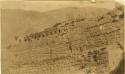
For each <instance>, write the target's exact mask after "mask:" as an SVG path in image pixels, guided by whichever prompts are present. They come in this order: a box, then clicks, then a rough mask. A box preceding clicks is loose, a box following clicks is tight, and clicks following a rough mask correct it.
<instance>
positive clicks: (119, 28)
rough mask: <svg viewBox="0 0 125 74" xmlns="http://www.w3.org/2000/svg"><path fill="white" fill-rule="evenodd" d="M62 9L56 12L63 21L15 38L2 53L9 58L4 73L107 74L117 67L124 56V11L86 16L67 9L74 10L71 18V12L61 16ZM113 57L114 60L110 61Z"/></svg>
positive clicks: (117, 10) (99, 10)
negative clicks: (13, 42)
mask: <svg viewBox="0 0 125 74" xmlns="http://www.w3.org/2000/svg"><path fill="white" fill-rule="evenodd" d="M66 9H68V8H66ZM91 9H92V8H91V7H90V10H91ZM64 10H65V9H62V10H58V11H57V12H58V14H63V17H65V20H63V21H56V22H55V23H54V22H53V24H54V25H52V26H51V27H49V28H46V29H44V30H43V31H37V32H31V33H29V32H28V33H25V34H24V35H22V36H16V37H15V42H16V43H15V44H12V45H10V46H8V49H7V50H6V51H7V52H6V53H5V54H7V55H8V56H11V58H10V59H9V60H10V61H11V62H6V63H5V64H7V66H5V68H3V72H5V70H8V72H5V73H6V74H64V73H65V74H66V73H67V74H80V73H82V74H83V73H85V74H89V73H95V74H107V73H109V72H110V71H111V70H114V69H115V68H116V67H117V65H118V64H119V61H116V59H119V58H120V57H122V56H121V54H122V53H123V25H124V23H123V21H124V12H123V8H122V7H118V8H116V9H114V10H112V11H109V10H107V11H105V9H98V8H97V9H96V8H93V9H92V10H91V11H90V10H88V12H89V13H86V12H83V10H82V8H70V10H71V11H75V13H72V14H70V15H69V11H70V10H69V11H67V13H63V11H64ZM84 10H86V9H84ZM96 10H98V11H96ZM103 11H105V12H103ZM57 12H56V11H53V13H56V14H57ZM82 12H83V13H82ZM99 12H103V13H101V14H98V13H99ZM44 14H45V13H44ZM47 14H49V13H48V12H47V13H46V15H47ZM85 14H87V15H85ZM93 14H95V15H93ZM63 17H62V18H63ZM59 19H60V18H59ZM30 30H32V29H30ZM5 54H4V55H5ZM116 55H117V57H115V59H114V58H112V57H114V56H116ZM3 59H4V60H6V61H7V60H8V59H6V58H3ZM112 63H113V64H112ZM5 64H4V65H5ZM113 65H114V67H112V66H113Z"/></svg>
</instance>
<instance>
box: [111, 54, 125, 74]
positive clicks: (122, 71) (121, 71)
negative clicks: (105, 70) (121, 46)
mask: <svg viewBox="0 0 125 74" xmlns="http://www.w3.org/2000/svg"><path fill="white" fill-rule="evenodd" d="M124 62H125V53H124V57H123V58H122V59H121V61H120V63H119V65H118V66H117V67H116V68H115V69H114V70H113V71H111V72H110V74H125V68H124V66H125V63H124Z"/></svg>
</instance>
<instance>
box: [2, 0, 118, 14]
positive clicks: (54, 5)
mask: <svg viewBox="0 0 125 74" xmlns="http://www.w3.org/2000/svg"><path fill="white" fill-rule="evenodd" d="M92 1H93V2H92ZM92 1H87V0H81V1H21V0H18V1H16V0H15V1H14V0H13V1H6V0H5V1H1V7H2V8H5V9H24V10H33V11H40V12H45V11H49V10H55V9H60V8H66V7H85V6H93V7H101V8H108V9H112V8H114V6H115V1H114V0H105V1H104V0H101V1H100V0H98V1H97V0H96V2H95V0H92ZM103 1H104V2H103ZM117 1H118V0H117Z"/></svg>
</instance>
